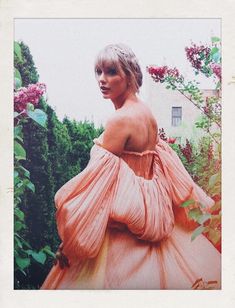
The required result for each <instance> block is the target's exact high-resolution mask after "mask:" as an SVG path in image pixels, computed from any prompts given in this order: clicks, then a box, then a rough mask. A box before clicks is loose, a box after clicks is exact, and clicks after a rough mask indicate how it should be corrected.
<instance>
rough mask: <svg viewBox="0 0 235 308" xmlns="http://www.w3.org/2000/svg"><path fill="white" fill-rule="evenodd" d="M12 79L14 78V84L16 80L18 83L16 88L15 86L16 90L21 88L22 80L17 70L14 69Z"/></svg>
mask: <svg viewBox="0 0 235 308" xmlns="http://www.w3.org/2000/svg"><path fill="white" fill-rule="evenodd" d="M14 78H15V82H16V80H17V82H18V86H17V84H16V88H17V89H18V88H20V87H22V78H21V75H20V72H19V71H18V69H17V68H15V69H14Z"/></svg>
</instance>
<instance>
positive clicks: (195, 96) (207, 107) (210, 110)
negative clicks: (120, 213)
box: [147, 37, 221, 251]
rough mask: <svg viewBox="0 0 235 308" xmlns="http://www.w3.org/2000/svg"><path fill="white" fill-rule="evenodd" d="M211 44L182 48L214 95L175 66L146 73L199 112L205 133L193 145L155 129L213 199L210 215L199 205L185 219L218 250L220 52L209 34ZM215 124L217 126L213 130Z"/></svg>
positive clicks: (219, 205) (185, 204)
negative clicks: (210, 83)
mask: <svg viewBox="0 0 235 308" xmlns="http://www.w3.org/2000/svg"><path fill="white" fill-rule="evenodd" d="M211 41H212V44H211V46H204V45H201V46H197V45H196V44H193V43H192V45H191V46H190V47H186V48H185V51H186V57H187V59H188V60H189V62H190V63H191V65H192V67H193V69H194V72H195V75H197V74H199V73H202V74H204V75H205V76H206V77H212V78H213V81H214V82H215V84H216V86H215V89H216V94H215V95H212V96H207V97H206V98H204V97H203V93H202V91H201V90H200V89H199V87H198V84H199V83H198V82H196V81H195V80H194V81H193V82H192V81H186V80H185V79H184V77H183V76H182V75H181V74H180V72H179V71H178V69H177V68H174V69H170V68H169V67H168V66H166V65H164V66H162V67H161V66H150V67H147V72H148V73H149V74H150V75H151V77H152V78H153V80H154V81H155V82H160V83H166V88H167V89H172V90H177V91H178V92H179V93H180V94H182V95H183V96H184V97H185V98H187V99H188V101H189V102H190V103H192V104H193V105H194V106H195V107H197V108H198V109H199V110H200V111H201V113H202V118H201V120H200V121H198V122H196V123H195V125H196V127H197V128H198V129H203V130H204V131H205V132H206V133H207V135H206V136H204V137H202V138H201V140H200V141H199V143H198V144H197V145H195V144H194V143H193V142H191V141H189V140H186V143H185V144H184V145H182V144H179V145H178V144H175V142H171V140H172V139H171V138H167V137H166V134H165V132H164V129H161V130H159V136H160V138H162V139H163V140H165V141H167V142H168V143H169V144H170V146H171V147H172V148H173V149H174V150H175V151H176V152H177V154H178V155H179V157H180V158H181V160H182V162H183V164H184V166H185V168H186V169H187V171H188V172H189V173H190V175H191V176H192V178H193V180H194V181H195V182H196V183H197V184H198V185H199V186H201V187H202V188H203V189H204V190H205V191H206V193H207V194H208V195H210V196H211V197H212V199H213V200H214V201H215V205H214V206H213V207H212V209H211V212H210V214H209V213H207V214H204V213H203V205H200V207H199V208H193V209H190V210H189V211H188V216H189V218H191V219H193V220H194V221H195V222H197V224H198V227H197V228H196V229H195V230H194V232H193V234H192V239H194V238H196V237H197V236H198V235H199V234H201V233H204V234H205V235H206V236H207V237H208V239H209V240H210V241H211V242H212V243H213V244H214V245H215V247H216V248H217V249H218V250H219V251H220V250H221V146H220V143H221V96H220V91H221V52H220V39H219V38H217V37H213V38H212V39H211ZM215 127H216V128H217V129H216V130H215ZM193 203H194V201H193V200H188V201H186V202H185V203H184V204H182V205H181V206H182V207H184V208H186V207H189V208H190V207H191V206H192V204H193Z"/></svg>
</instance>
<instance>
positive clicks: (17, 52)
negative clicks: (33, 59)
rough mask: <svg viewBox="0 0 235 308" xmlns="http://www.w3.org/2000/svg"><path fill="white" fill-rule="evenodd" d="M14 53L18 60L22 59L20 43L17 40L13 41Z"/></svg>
mask: <svg viewBox="0 0 235 308" xmlns="http://www.w3.org/2000/svg"><path fill="white" fill-rule="evenodd" d="M14 55H15V56H16V57H17V58H18V59H19V60H20V62H22V61H23V59H22V53H21V47H20V44H19V43H17V42H14Z"/></svg>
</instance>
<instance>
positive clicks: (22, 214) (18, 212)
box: [14, 208, 24, 221]
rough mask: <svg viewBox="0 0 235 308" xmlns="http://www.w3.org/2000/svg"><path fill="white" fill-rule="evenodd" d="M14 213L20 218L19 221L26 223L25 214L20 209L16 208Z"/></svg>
mask: <svg viewBox="0 0 235 308" xmlns="http://www.w3.org/2000/svg"><path fill="white" fill-rule="evenodd" d="M14 213H15V215H16V216H17V217H18V218H19V220H21V221H24V212H22V211H21V210H20V209H19V208H15V211H14Z"/></svg>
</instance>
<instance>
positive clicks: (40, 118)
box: [27, 109, 47, 127]
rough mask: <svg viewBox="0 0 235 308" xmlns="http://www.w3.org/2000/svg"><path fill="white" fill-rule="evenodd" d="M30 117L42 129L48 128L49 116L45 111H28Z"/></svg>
mask: <svg viewBox="0 0 235 308" xmlns="http://www.w3.org/2000/svg"><path fill="white" fill-rule="evenodd" d="M27 114H28V116H29V117H30V118H31V119H33V120H34V121H35V122H37V123H38V124H39V125H41V126H42V127H46V120H47V115H46V113H45V112H44V111H42V110H40V109H35V110H34V111H31V110H27Z"/></svg>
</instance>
